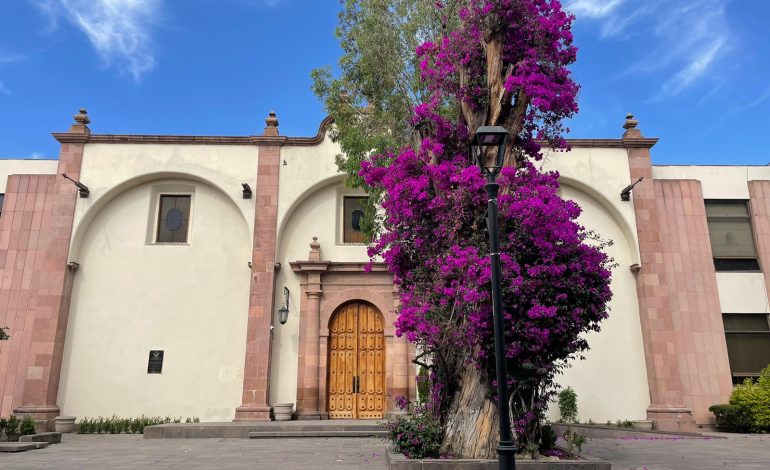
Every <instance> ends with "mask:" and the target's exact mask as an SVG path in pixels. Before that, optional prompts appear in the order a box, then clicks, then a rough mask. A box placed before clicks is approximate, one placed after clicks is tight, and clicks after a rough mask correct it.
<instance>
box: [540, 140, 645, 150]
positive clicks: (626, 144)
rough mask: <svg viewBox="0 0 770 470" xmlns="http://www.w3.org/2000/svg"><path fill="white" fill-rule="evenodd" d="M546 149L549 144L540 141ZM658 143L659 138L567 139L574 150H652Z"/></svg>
mask: <svg viewBox="0 0 770 470" xmlns="http://www.w3.org/2000/svg"><path fill="white" fill-rule="evenodd" d="M538 143H539V144H540V145H542V146H543V148H544V149H547V148H549V147H548V142H545V141H538ZM657 143H658V138H656V137H652V138H647V137H639V138H626V139H567V144H568V145H569V146H570V147H574V148H647V149H648V148H652V147H653V146H654V145H655V144H657Z"/></svg>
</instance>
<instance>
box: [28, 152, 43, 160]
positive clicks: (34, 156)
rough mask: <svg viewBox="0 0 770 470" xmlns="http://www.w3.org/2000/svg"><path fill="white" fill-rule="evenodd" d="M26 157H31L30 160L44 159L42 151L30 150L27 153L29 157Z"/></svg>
mask: <svg viewBox="0 0 770 470" xmlns="http://www.w3.org/2000/svg"><path fill="white" fill-rule="evenodd" d="M27 158H29V159H31V160H45V159H46V157H45V155H43V154H42V153H40V152H32V153H31V154H30V155H29V157H27Z"/></svg>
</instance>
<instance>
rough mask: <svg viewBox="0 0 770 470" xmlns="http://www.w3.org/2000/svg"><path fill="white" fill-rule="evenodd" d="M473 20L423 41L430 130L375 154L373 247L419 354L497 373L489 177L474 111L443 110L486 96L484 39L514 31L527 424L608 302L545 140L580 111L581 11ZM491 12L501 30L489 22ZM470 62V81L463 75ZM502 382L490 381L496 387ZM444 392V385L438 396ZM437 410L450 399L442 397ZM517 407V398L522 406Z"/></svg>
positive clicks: (511, 362) (512, 278) (539, 0)
mask: <svg viewBox="0 0 770 470" xmlns="http://www.w3.org/2000/svg"><path fill="white" fill-rule="evenodd" d="M460 14H461V21H462V27H461V28H460V29H459V30H458V31H456V32H454V33H452V34H450V35H448V36H447V37H444V38H443V39H442V40H441V41H439V42H437V43H433V42H428V43H425V44H423V45H422V46H421V47H420V48H419V49H418V51H417V54H419V55H420V57H422V64H421V68H422V78H423V80H425V81H426V82H427V83H428V85H429V86H430V90H431V91H432V96H431V98H430V99H429V100H428V101H427V102H426V103H423V104H421V105H419V106H417V107H416V108H415V110H414V123H415V124H416V125H421V126H422V128H423V129H425V130H426V132H425V135H427V137H425V138H424V139H423V140H422V142H421V144H420V145H419V146H418V147H417V148H404V149H401V150H400V151H399V152H393V153H389V154H381V155H376V156H374V157H373V158H372V159H371V161H368V162H364V163H363V164H362V168H361V175H362V176H363V177H364V178H365V180H366V183H367V184H369V185H371V186H373V187H378V188H382V189H384V192H385V196H384V199H383V200H382V201H381V205H382V209H383V211H384V220H383V231H382V232H381V233H380V235H379V236H378V238H377V239H376V240H374V242H373V244H372V246H371V248H370V250H369V254H370V256H372V257H374V256H377V255H379V256H382V258H383V259H384V261H385V262H386V263H387V265H388V267H389V269H390V271H391V272H392V273H393V274H394V276H395V281H396V283H397V285H398V287H399V288H400V291H401V303H400V307H399V312H398V320H397V323H396V331H397V334H399V335H406V337H407V338H408V339H409V341H411V342H413V343H415V344H416V345H418V347H419V348H420V350H421V351H428V352H432V353H433V355H434V364H435V363H436V362H437V361H436V357H437V355H442V354H446V353H447V352H449V351H453V352H457V351H461V352H462V354H463V356H464V357H465V358H466V360H467V361H468V362H466V364H467V363H469V362H470V363H473V364H475V366H476V367H479V368H481V369H485V370H486V371H488V372H490V375H489V376H490V379H491V376H492V374H491V372H492V371H493V370H494V362H493V361H494V351H493V344H494V342H493V340H492V309H491V296H490V263H489V249H488V244H487V234H486V232H485V229H486V222H485V210H486V194H485V192H484V178H483V177H482V175H481V172H480V170H479V169H478V168H476V167H475V166H473V165H472V164H471V162H469V160H468V157H467V150H466V149H467V144H468V141H469V135H468V130H467V128H466V124H465V122H464V121H463V120H460V122H452V121H451V120H450V119H448V118H446V117H444V116H445V113H442V112H441V109H442V106H445V104H446V103H447V98H448V97H452V98H456V99H457V100H460V101H462V102H464V103H466V104H469V105H471V106H474V107H483V106H485V102H486V100H487V99H488V96H487V77H486V76H485V73H486V60H487V59H486V55H485V51H484V49H483V46H482V44H483V39H484V37H485V35H487V34H490V30H491V29H490V28H492V29H494V28H497V29H494V31H497V33H499V34H501V35H502V38H503V45H504V47H503V50H502V60H503V62H504V64H505V65H506V67H504V68H505V69H509V70H511V73H510V74H508V76H507V78H506V80H505V87H506V88H507V89H509V91H513V92H514V95H516V93H518V92H519V90H522V92H523V93H525V94H526V95H527V96H528V97H529V100H530V101H529V103H530V104H529V106H528V108H527V115H526V119H525V125H524V126H523V128H522V131H521V132H520V133H519V135H517V136H515V139H516V145H517V147H518V148H519V149H521V150H522V152H524V153H525V154H528V155H529V156H530V157H532V159H531V160H530V162H528V163H524V164H522V165H521V166H520V167H519V168H518V169H517V168H513V167H506V168H503V170H502V172H501V174H500V176H499V179H498V182H499V183H500V187H501V196H500V198H499V210H500V231H501V233H500V244H501V262H502V285H503V301H504V317H505V337H506V344H507V346H506V348H507V349H506V351H505V354H506V357H507V358H508V370H509V375H510V377H511V379H510V381H509V385H510V387H511V390H518V391H519V393H520V394H522V397H525V398H526V399H527V402H530V398H532V397H536V398H537V399H536V400H533V401H534V405H533V406H531V407H528V408H526V409H516V410H515V411H516V416H515V423H516V426H517V428H518V429H520V430H522V431H523V430H525V428H527V426H529V425H531V423H532V422H536V421H537V420H538V419H539V418H540V417H541V416H542V412H543V409H544V407H545V405H546V401H547V398H548V393H547V392H544V391H543V390H544V388H545V386H546V385H548V384H550V383H551V381H552V379H553V377H554V374H555V373H556V372H557V371H558V370H559V369H560V368H561V367H563V365H564V361H565V360H566V359H567V358H569V357H573V356H575V355H577V354H579V353H580V352H581V351H584V350H586V349H587V347H588V344H587V342H586V340H585V339H584V337H583V336H582V334H583V333H585V332H588V331H598V330H599V323H600V322H601V321H602V320H603V319H604V318H606V317H607V302H608V301H609V300H610V297H611V292H610V289H609V282H610V271H609V267H608V266H609V262H610V260H609V259H608V257H607V256H606V255H605V254H604V253H603V252H602V251H601V250H600V249H598V248H597V247H595V246H594V244H591V243H588V240H587V237H588V234H587V232H586V230H585V229H584V228H583V227H581V226H580V225H579V224H578V223H577V220H576V219H577V217H578V216H579V214H580V208H579V207H578V206H577V205H576V204H575V203H573V202H571V201H565V200H563V199H562V198H561V197H559V194H558V189H559V185H558V182H557V178H558V174H556V173H553V172H543V171H541V170H539V169H538V168H537V166H536V165H535V163H533V160H536V159H537V158H538V156H539V152H540V146H539V144H538V142H536V139H543V138H545V139H548V140H550V141H551V142H552V144H553V145H556V146H564V140H563V138H562V135H563V133H564V129H563V127H562V125H561V121H562V119H564V118H565V117H568V116H571V115H572V114H573V113H574V112H576V111H577V104H576V102H575V97H576V93H577V90H578V87H577V85H576V84H575V83H574V82H573V81H572V79H571V77H570V74H569V71H568V70H567V69H566V66H567V65H568V64H570V63H572V62H573V61H574V59H575V52H576V51H575V48H574V47H573V46H572V36H571V33H570V26H571V22H572V19H573V18H572V17H571V16H570V15H568V14H567V13H565V12H563V11H562V10H561V6H560V4H559V2H558V1H555V0H486V1H470V2H469V6H468V7H467V8H464V9H463V10H462V11H461V13H460ZM490 18H492V19H494V21H495V22H496V23H495V24H494V25H490V24H489V22H490V21H492V20H491V19H490ZM461 66H462V67H465V69H466V70H470V71H471V72H472V73H471V76H470V77H466V78H465V79H463V80H461V79H460V77H458V70H460V69H461V68H462V67H461ZM431 376H432V377H433V378H434V387H433V390H434V394H435V393H441V391H446V393H451V392H452V391H453V390H454V388H453V387H452V386H451V383H450V382H451V381H453V380H456V379H457V377H456V376H452V371H446V370H444V371H441V370H434V371H432V374H431ZM491 387H494V382H493V381H492V380H490V388H491ZM437 391H438V392H437ZM434 400H435V401H436V405H437V406H438V407H439V408H440V407H442V406H446V404H447V403H448V401H447V400H448V397H446V396H445V397H434ZM514 402H515V401H514Z"/></svg>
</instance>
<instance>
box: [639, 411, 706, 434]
mask: <svg viewBox="0 0 770 470" xmlns="http://www.w3.org/2000/svg"><path fill="white" fill-rule="evenodd" d="M647 419H648V420H650V421H652V429H653V430H655V431H668V432H691V433H694V432H698V428H697V426H696V425H695V420H694V419H693V416H692V410H690V409H689V408H685V407H673V406H672V407H668V406H654V405H652V406H650V407H648V408H647Z"/></svg>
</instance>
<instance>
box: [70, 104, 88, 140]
mask: <svg viewBox="0 0 770 470" xmlns="http://www.w3.org/2000/svg"><path fill="white" fill-rule="evenodd" d="M72 118H73V119H74V120H75V124H73V125H72V127H70V132H73V133H78V134H89V133H90V132H91V131H90V129H88V126H87V124H90V123H91V119H90V118H89V117H88V112H87V111H86V108H80V112H79V113H78V114H76V115H74V116H72Z"/></svg>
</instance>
